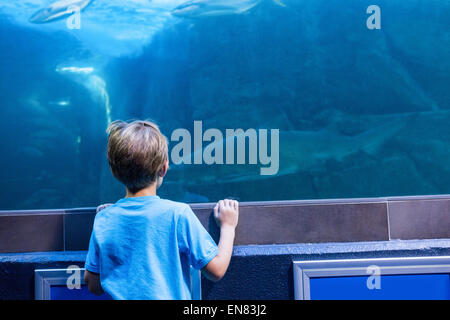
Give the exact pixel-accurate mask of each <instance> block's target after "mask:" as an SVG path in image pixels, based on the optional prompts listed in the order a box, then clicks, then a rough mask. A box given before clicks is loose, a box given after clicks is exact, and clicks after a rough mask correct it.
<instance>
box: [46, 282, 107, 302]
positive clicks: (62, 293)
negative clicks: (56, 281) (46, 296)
mask: <svg viewBox="0 0 450 320" xmlns="http://www.w3.org/2000/svg"><path fill="white" fill-rule="evenodd" d="M50 299H51V300H111V297H110V296H109V295H107V294H106V293H104V294H102V295H101V296H96V295H94V294H92V293H90V292H89V290H88V288H87V286H81V288H80V289H72V290H71V289H69V288H67V286H65V285H61V286H51V287H50Z"/></svg>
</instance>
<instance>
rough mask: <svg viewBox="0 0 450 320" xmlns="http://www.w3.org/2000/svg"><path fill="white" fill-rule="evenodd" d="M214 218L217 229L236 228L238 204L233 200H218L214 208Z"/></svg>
mask: <svg viewBox="0 0 450 320" xmlns="http://www.w3.org/2000/svg"><path fill="white" fill-rule="evenodd" d="M214 217H215V218H216V222H217V224H218V226H219V227H224V226H228V227H232V228H233V229H234V228H236V226H237V224H238V219H239V203H238V202H237V201H235V200H229V199H225V200H220V201H219V202H218V203H217V204H216V206H215V207H214Z"/></svg>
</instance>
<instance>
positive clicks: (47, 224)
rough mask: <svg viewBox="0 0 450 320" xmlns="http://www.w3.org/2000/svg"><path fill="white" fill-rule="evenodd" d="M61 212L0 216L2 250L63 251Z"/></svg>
mask: <svg viewBox="0 0 450 320" xmlns="http://www.w3.org/2000/svg"><path fill="white" fill-rule="evenodd" d="M62 250H64V239H63V216H62V215H61V214H48V215H46V214H37V215H24V214H20V215H2V216H0V252H33V251H62Z"/></svg>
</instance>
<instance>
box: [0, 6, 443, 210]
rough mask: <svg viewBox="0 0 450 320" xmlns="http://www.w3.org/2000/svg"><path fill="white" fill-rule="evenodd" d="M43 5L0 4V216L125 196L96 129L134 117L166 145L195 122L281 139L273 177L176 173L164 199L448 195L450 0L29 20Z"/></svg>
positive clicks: (212, 169) (253, 170)
mask: <svg viewBox="0 0 450 320" xmlns="http://www.w3.org/2000/svg"><path fill="white" fill-rule="evenodd" d="M211 1H218V0H211ZM53 2H55V1H52V0H48V1H47V0H23V1H19V0H0V150H1V151H0V152H1V153H0V155H1V158H0V165H1V168H2V169H1V170H0V188H1V190H2V191H1V192H0V209H29V208H57V207H80V206H94V205H97V204H99V203H104V202H113V201H115V200H117V199H118V198H119V197H122V196H123V194H124V191H123V190H122V187H121V185H120V184H119V183H118V182H116V181H115V180H114V178H113V177H112V175H111V173H110V171H109V168H108V165H107V161H106V156H105V147H106V133H105V129H106V126H107V123H108V121H110V120H115V119H135V118H146V119H147V118H149V119H153V120H154V121H156V122H157V123H158V124H159V125H160V127H161V129H162V131H163V132H164V133H165V134H166V136H168V138H169V140H170V136H171V133H172V132H173V131H174V130H175V129H177V128H185V129H188V130H189V131H190V132H191V133H192V134H193V127H194V121H202V123H203V128H204V130H206V129H208V128H217V129H218V130H220V131H221V132H225V129H227V128H230V129H236V128H242V129H244V130H246V129H250V128H252V129H269V130H270V129H279V130H280V135H279V170H278V172H277V174H275V175H266V176H263V175H261V174H260V171H259V168H260V167H261V164H260V163H258V164H256V165H252V164H248V160H249V159H248V156H247V157H246V160H247V161H246V163H247V164H245V165H237V164H234V165H232V164H229V165H218V164H214V165H206V164H202V165H188V164H185V165H178V166H177V165H175V164H173V163H172V164H171V169H170V170H169V173H168V175H167V177H166V179H165V182H164V184H163V186H162V188H161V189H160V193H161V195H162V196H164V197H169V198H172V199H174V200H181V201H187V202H206V201H216V200H218V199H220V198H223V197H235V198H237V199H239V200H241V201H249V200H284V199H316V198H338V197H373V196H390V195H412V194H440V193H450V148H449V144H450V126H449V121H450V90H449V87H450V2H449V1H446V0H429V1H425V0H410V1H399V0H395V1H392V0H390V1H387V0H376V1H368V0H339V1H338V0H331V1H330V0H312V1H299V0H284V1H282V3H283V5H280V4H279V3H275V2H274V1H272V0H261V1H256V0H255V1H253V2H255V3H253V4H254V5H253V4H252V5H253V6H252V7H251V8H248V9H247V8H246V7H245V5H246V3H248V2H249V1H248V0H245V1H244V0H242V1H239V0H230V3H231V4H232V6H231V7H232V9H233V10H231V11H232V12H227V14H225V12H224V11H222V12H221V11H220V10H219V12H215V14H209V13H212V9H211V7H209V8H208V7H206V8H205V9H203V10H204V11H201V12H200V13H201V14H203V15H200V16H195V17H194V16H192V17H186V16H181V17H180V16H175V15H173V14H171V12H173V9H174V8H176V7H177V6H179V5H181V4H183V3H184V2H185V1H184V0H173V1H172V0H153V1H150V0H133V1H119V0H94V1H92V3H91V4H89V5H88V6H87V7H86V8H84V9H83V10H82V11H81V15H80V17H81V25H80V29H69V28H68V27H67V19H66V18H64V19H60V20H55V21H52V22H49V23H45V24H35V23H31V22H30V21H29V18H30V17H31V16H32V15H33V14H34V13H35V12H36V11H37V10H39V9H41V8H45V7H46V6H47V5H49V4H52V3H53ZM219 2H221V1H219ZM250 2H252V1H250ZM222 3H223V0H222ZM372 4H376V5H378V6H379V7H380V9H381V29H374V30H370V29H368V28H367V26H366V20H367V18H368V17H369V16H370V15H369V14H367V13H366V9H367V7H368V6H369V5H372ZM208 10H209V11H208ZM175 144H176V143H174V142H171V143H170V147H173V146H174V145H175ZM269 149H270V148H269Z"/></svg>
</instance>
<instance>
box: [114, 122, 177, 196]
mask: <svg viewBox="0 0 450 320" xmlns="http://www.w3.org/2000/svg"><path fill="white" fill-rule="evenodd" d="M107 133H108V135H109V136H108V147H107V155H108V162H109V165H110V167H111V171H112V173H113V175H114V176H115V177H116V178H117V179H118V180H119V181H120V182H122V183H123V184H124V185H125V186H126V187H127V189H128V190H130V191H131V192H133V193H136V192H137V191H139V190H142V189H144V188H146V187H148V186H149V185H151V184H153V183H154V182H155V181H156V179H157V177H158V173H159V172H160V171H161V170H162V169H163V168H164V165H165V163H166V161H167V160H168V147H167V139H166V137H165V136H164V135H163V134H162V133H161V131H160V130H159V128H158V126H157V125H156V124H155V123H153V122H150V121H141V120H137V121H133V122H130V123H128V122H125V121H120V120H118V121H114V122H112V123H111V124H110V125H109V126H108V129H107Z"/></svg>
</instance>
